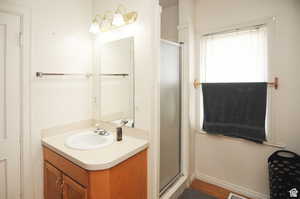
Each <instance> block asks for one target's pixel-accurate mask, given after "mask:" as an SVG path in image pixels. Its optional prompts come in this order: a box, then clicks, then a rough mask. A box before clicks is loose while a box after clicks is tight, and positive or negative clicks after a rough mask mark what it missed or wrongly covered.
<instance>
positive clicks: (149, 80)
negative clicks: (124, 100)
mask: <svg viewBox="0 0 300 199" xmlns="http://www.w3.org/2000/svg"><path fill="white" fill-rule="evenodd" d="M120 4H122V5H124V6H126V7H127V8H128V9H129V10H130V11H136V12H138V18H137V21H136V22H135V23H134V24H131V25H129V26H125V27H122V28H120V29H117V30H114V31H110V32H106V33H102V34H99V35H98V36H97V38H96V42H95V45H96V46H95V48H96V52H97V48H99V46H100V45H101V43H105V42H108V41H114V40H119V39H121V38H126V37H133V38H134V68H135V127H136V128H140V129H144V130H146V131H148V132H149V139H150V150H149V156H148V157H149V158H148V159H149V199H154V198H155V197H156V196H155V195H157V194H158V193H157V192H156V189H157V187H156V185H157V184H155V183H154V181H155V180H156V179H155V178H156V174H155V172H157V171H155V169H157V168H156V166H154V165H155V164H156V162H155V161H157V160H154V159H156V156H155V152H154V150H155V149H157V147H154V144H157V143H154V137H155V129H154V128H155V127H154V126H155V117H154V114H155V107H154V100H155V91H154V90H155V87H156V84H155V83H156V76H155V73H156V70H157V67H158V60H159V59H158V55H159V54H158V53H159V37H158V36H159V24H158V19H159V18H158V17H159V9H158V8H159V7H158V1H157V0H143V1H141V0H94V6H93V8H94V15H95V14H99V13H100V14H101V13H104V12H105V11H108V10H114V9H116V8H117V7H118V6H119V5H120Z"/></svg>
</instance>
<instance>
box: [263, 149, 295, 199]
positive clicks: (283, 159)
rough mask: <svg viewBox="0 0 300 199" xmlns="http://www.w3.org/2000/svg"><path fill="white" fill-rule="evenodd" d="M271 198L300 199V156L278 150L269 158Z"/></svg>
mask: <svg viewBox="0 0 300 199" xmlns="http://www.w3.org/2000/svg"><path fill="white" fill-rule="evenodd" d="M268 165H269V181H270V199H289V198H292V199H300V157H299V155H297V154H296V153H293V152H291V151H284V150H280V151H276V152H274V153H273V154H272V155H271V156H270V157H269V159H268Z"/></svg>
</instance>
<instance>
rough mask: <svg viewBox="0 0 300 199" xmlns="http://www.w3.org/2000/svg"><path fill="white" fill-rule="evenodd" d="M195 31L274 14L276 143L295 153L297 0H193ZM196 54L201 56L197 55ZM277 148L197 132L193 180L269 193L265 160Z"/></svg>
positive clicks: (299, 127)
mask: <svg viewBox="0 0 300 199" xmlns="http://www.w3.org/2000/svg"><path fill="white" fill-rule="evenodd" d="M196 13H197V14H196V26H197V32H198V33H201V32H206V31H209V30H213V29H218V28H224V27H227V26H231V25H235V24H241V23H247V22H249V21H252V20H260V19H263V18H265V17H273V16H275V17H276V19H277V22H276V28H275V33H274V34H275V40H274V43H273V44H272V45H273V47H272V50H273V52H274V54H273V55H271V57H270V58H271V61H272V65H271V66H270V67H271V73H272V75H274V76H278V77H279V84H280V85H279V89H278V90H277V91H274V96H273V99H272V101H273V103H274V107H275V108H274V110H273V111H274V115H275V116H274V118H273V121H274V125H275V126H274V129H275V131H274V132H271V133H275V134H276V138H277V142H280V143H284V144H286V146H287V149H288V150H293V151H295V152H298V153H300V145H299V141H300V138H299V130H300V123H299V118H300V106H299V101H300V92H298V90H299V85H300V80H299V77H298V76H299V74H300V67H299V65H300V58H299V52H300V46H299V43H300V39H299V38H300V37H299V35H300V23H299V20H300V1H298V0H284V1H283V0H265V1H261V0H251V1H250V0H222V1H219V0H197V1H196ZM197 53H200V52H197ZM275 150H277V149H276V148H273V147H269V146H265V145H259V144H254V143H250V142H247V141H240V140H237V139H228V138H226V139H224V138H218V137H214V136H208V135H203V134H199V133H196V140H195V160H196V165H195V166H196V173H197V175H198V177H200V178H202V179H206V180H210V181H212V182H221V184H222V183H223V184H227V185H232V186H231V187H234V185H238V186H240V187H237V188H238V189H239V188H245V189H244V192H247V191H248V193H250V194H252V197H260V196H261V197H262V196H263V195H261V194H268V175H267V158H268V156H269V155H270V154H271V153H272V152H273V151H275Z"/></svg>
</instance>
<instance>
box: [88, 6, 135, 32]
mask: <svg viewBox="0 0 300 199" xmlns="http://www.w3.org/2000/svg"><path fill="white" fill-rule="evenodd" d="M136 19H137V12H128V11H127V9H126V8H125V6H122V5H120V6H119V7H118V8H117V9H116V10H115V11H107V12H106V13H105V14H104V15H99V14H98V15H96V16H95V17H94V19H93V21H92V24H91V26H90V29H89V32H91V33H94V34H97V33H99V32H107V31H110V30H114V29H117V28H119V27H122V26H124V25H128V24H131V23H134V22H135V21H136Z"/></svg>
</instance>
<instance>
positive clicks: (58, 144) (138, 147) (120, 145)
mask: <svg viewBox="0 0 300 199" xmlns="http://www.w3.org/2000/svg"><path fill="white" fill-rule="evenodd" d="M85 130H86V129H85ZM82 131H84V130H77V131H72V132H67V133H63V134H60V135H55V136H51V137H45V138H43V139H42V144H43V145H44V146H46V147H48V148H49V149H51V150H53V151H55V152H56V153H58V154H59V155H61V156H63V157H65V158H66V159H68V160H70V161H71V162H73V163H74V164H76V165H78V166H80V167H82V168H84V169H86V170H90V171H95V170H104V169H109V168H111V167H114V166H115V165H117V164H119V163H121V162H123V161H124V160H126V159H128V158H130V157H132V156H134V155H135V154H137V153H139V152H141V151H142V150H144V149H146V148H147V147H148V141H147V140H144V139H140V138H135V137H132V136H124V135H123V140H122V141H121V142H117V141H114V143H113V144H111V145H109V146H106V147H103V148H99V149H92V150H75V149H71V148H69V147H67V146H66V145H65V140H66V139H67V138H68V137H69V136H70V135H73V134H76V133H80V132H82ZM113 135H114V137H115V132H113ZM114 140H115V139H114Z"/></svg>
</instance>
